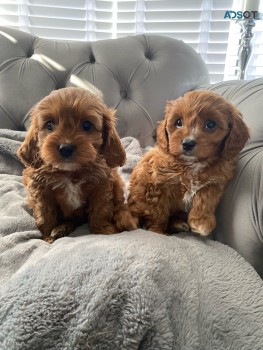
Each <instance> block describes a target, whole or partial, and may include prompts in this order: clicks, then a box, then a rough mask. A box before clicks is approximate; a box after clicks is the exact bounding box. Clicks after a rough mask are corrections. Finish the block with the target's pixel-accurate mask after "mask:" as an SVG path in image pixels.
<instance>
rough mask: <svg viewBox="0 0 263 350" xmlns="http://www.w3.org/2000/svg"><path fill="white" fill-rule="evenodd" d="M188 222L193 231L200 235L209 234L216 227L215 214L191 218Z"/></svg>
mask: <svg viewBox="0 0 263 350" xmlns="http://www.w3.org/2000/svg"><path fill="white" fill-rule="evenodd" d="M188 224H189V226H190V228H191V230H192V231H193V232H196V233H198V234H199V235H200V236H208V235H210V233H211V232H212V231H213V230H214V229H215V227H216V218H215V216H214V215H203V216H201V217H199V218H197V219H196V218H189V220H188Z"/></svg>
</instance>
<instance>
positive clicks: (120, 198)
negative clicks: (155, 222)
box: [113, 173, 139, 232]
mask: <svg viewBox="0 0 263 350" xmlns="http://www.w3.org/2000/svg"><path fill="white" fill-rule="evenodd" d="M123 188H124V183H123V182H122V180H121V178H120V176H119V174H117V173H116V175H115V182H114V185H113V203H114V222H115V225H116V228H117V230H118V231H119V232H122V231H131V230H135V229H136V228H138V227H139V222H138V219H137V218H134V217H132V215H131V212H130V210H129V207H128V205H127V204H126V203H125V199H124V191H123Z"/></svg>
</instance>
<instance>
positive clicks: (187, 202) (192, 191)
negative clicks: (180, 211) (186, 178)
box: [183, 181, 203, 212]
mask: <svg viewBox="0 0 263 350" xmlns="http://www.w3.org/2000/svg"><path fill="white" fill-rule="evenodd" d="M202 187H203V186H202V185H201V186H200V185H197V184H196V183H195V184H194V183H193V182H192V181H191V184H190V188H188V189H187V191H186V192H185V194H184V197H183V205H184V210H185V211H186V212H189V210H190V209H191V207H192V201H193V197H194V196H195V195H196V192H197V191H198V190H200V189H201V188H202Z"/></svg>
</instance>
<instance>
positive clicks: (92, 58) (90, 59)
mask: <svg viewBox="0 0 263 350" xmlns="http://www.w3.org/2000/svg"><path fill="white" fill-rule="evenodd" d="M89 61H90V63H95V61H96V60H95V57H94V55H93V52H91V53H90V56H89Z"/></svg>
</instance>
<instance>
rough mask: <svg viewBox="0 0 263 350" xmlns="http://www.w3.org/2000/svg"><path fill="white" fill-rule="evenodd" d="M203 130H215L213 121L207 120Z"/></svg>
mask: <svg viewBox="0 0 263 350" xmlns="http://www.w3.org/2000/svg"><path fill="white" fill-rule="evenodd" d="M205 128H206V129H209V130H213V129H215V128H216V122H215V121H213V120H207V121H206V122H205Z"/></svg>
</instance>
